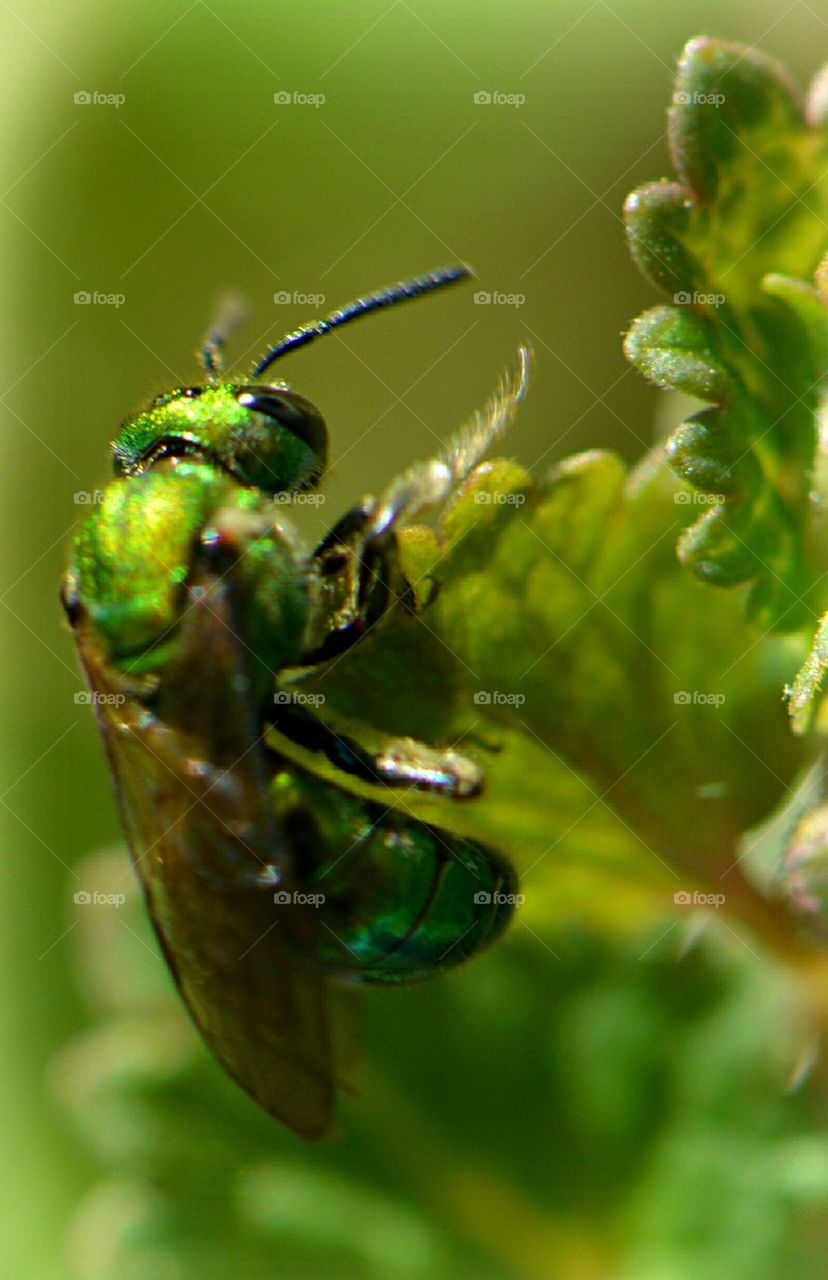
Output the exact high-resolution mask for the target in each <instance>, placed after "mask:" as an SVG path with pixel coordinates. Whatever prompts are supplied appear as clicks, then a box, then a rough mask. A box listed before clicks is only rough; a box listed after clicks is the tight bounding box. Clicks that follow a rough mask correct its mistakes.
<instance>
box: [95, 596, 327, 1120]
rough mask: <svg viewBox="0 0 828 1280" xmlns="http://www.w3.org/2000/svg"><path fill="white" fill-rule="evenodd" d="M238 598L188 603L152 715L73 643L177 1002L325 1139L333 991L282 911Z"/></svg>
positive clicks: (284, 870)
mask: <svg viewBox="0 0 828 1280" xmlns="http://www.w3.org/2000/svg"><path fill="white" fill-rule="evenodd" d="M231 596H232V587H231V585H227V586H225V585H222V580H221V579H213V580H212V581H211V582H205V581H203V580H202V582H201V583H200V584H199V585H198V587H197V588H196V589H195V590H194V591H192V590H191V607H190V609H189V611H188V612H187V614H186V616H185V619H184V622H183V623H182V624H181V632H180V645H179V655H180V656H179V658H178V659H176V662H175V668H174V669H173V670H172V671H171V672H170V673H169V675H168V668H167V667H165V674H164V681H163V684H162V686H161V688H160V689H159V691H158V695H157V698H156V699H154V700H152V706H151V707H149V706H147V705H146V703H145V702H144V701H142V700H141V699H139V698H138V697H137V695H136V694H135V692H134V688H133V692H132V693H131V694H130V693H126V692H125V689H126V687H127V683H128V682H127V681H126V680H125V678H124V676H123V675H122V674H121V673H120V672H119V671H117V670H115V669H113V668H112V667H111V666H110V665H109V664H108V663H107V662H106V661H104V659H103V655H102V652H101V649H100V647H99V645H98V643H97V641H96V640H95V638H94V636H92V635H91V633H90V631H89V630H88V629H87V628H86V627H85V626H84V623H83V620H79V621H78V622H77V623H76V640H77V645H78V651H79V654H80V658H81V661H82V663H83V666H84V668H85V670H86V674H87V678H88V680H89V684H90V686H91V688H92V690H93V692H95V694H96V695H97V697H96V707H97V714H98V719H99V723H100V728H101V732H102V735H103V738H104V742H105V745H106V751H107V755H108V758H109V763H110V766H111V771H112V775H113V779H114V782H115V789H116V792H117V795H118V800H119V804H120V808H121V814H122V819H123V823H124V827H125V830H126V833H127V837H128V839H129V843H130V847H131V850H132V856H133V861H134V864H135V867H136V870H137V872H138V875H139V877H140V879H141V882H142V885H143V888H144V893H145V896H146V901H147V906H148V908H149V912H150V916H151V918H152V922H153V925H154V927H155V931H156V933H157V935H158V938H159V941H160V943H161V946H162V948H163V951H164V954H165V956H166V958H167V963H168V964H169V967H170V970H171V972H172V974H173V976H174V978H175V980H176V983H177V984H178V988H179V990H180V992H181V995H182V996H183V998H184V1001H185V1003H186V1005H187V1007H188V1008H189V1010H190V1013H191V1014H192V1017H193V1019H194V1021H195V1023H196V1025H197V1026H198V1028H199V1030H200V1032H201V1034H202V1036H203V1037H204V1040H205V1041H206V1043H207V1045H208V1046H209V1048H210V1049H211V1051H212V1052H213V1054H214V1055H215V1057H216V1058H217V1059H218V1061H219V1062H220V1063H221V1065H222V1066H223V1067H224V1068H225V1070H226V1071H227V1072H228V1073H229V1074H230V1075H231V1076H232V1077H233V1078H234V1079H235V1080H236V1081H237V1082H238V1083H239V1084H240V1085H241V1086H242V1087H243V1088H244V1089H246V1090H247V1092H248V1093H249V1094H251V1095H252V1097H253V1098H254V1099H255V1100H256V1101H257V1102H258V1103H259V1104H260V1105H261V1106H262V1107H264V1109H265V1110H266V1111H268V1112H270V1114H271V1115H274V1116H276V1117H278V1119H280V1120H282V1121H283V1122H284V1123H285V1124H286V1125H288V1126H289V1127H290V1128H291V1129H293V1130H294V1131H295V1132H296V1133H298V1134H300V1135H301V1136H302V1137H304V1138H319V1137H323V1136H325V1135H326V1134H327V1133H328V1132H329V1131H330V1129H331V1115H332V1108H333V1100H334V1069H333V1046H332V1043H331V1018H330V1013H329V1007H328V1001H329V998H330V991H329V989H328V986H327V984H326V983H325V981H324V979H323V977H322V976H321V975H320V974H319V973H318V972H315V971H314V969H313V968H312V966H311V965H310V964H305V963H303V961H302V959H301V955H302V943H303V936H302V934H303V929H302V907H300V906H298V905H293V904H287V905H277V904H276V903H275V902H274V892H276V891H277V890H284V889H285V888H286V887H287V888H288V890H289V886H290V875H289V851H288V850H287V849H286V848H285V847H284V841H283V839H282V837H281V833H280V832H279V831H278V829H276V826H275V823H274V819H273V815H272V813H271V811H270V807H269V796H268V781H269V778H268V773H267V764H268V762H267V757H266V754H265V751H264V749H263V745H262V740H261V738H260V737H259V731H258V728H257V726H256V723H255V719H254V717H253V714H252V708H251V704H250V700H249V698H248V697H246V694H247V692H248V691H249V680H248V678H247V675H246V673H245V666H244V662H243V661H242V660H241V655H242V652H243V650H242V646H241V644H240V642H239V640H238V639H237V634H238V632H239V628H238V626H237V625H234V616H233V608H232V601H231ZM271 773H272V766H271ZM343 999H344V995H343ZM337 1016H338V1011H337Z"/></svg>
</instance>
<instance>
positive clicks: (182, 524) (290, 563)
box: [72, 458, 307, 679]
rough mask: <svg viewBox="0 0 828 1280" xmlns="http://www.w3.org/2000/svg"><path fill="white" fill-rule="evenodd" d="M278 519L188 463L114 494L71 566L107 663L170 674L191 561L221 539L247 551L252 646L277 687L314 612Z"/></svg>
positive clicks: (115, 487)
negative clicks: (277, 676)
mask: <svg viewBox="0 0 828 1280" xmlns="http://www.w3.org/2000/svg"><path fill="white" fill-rule="evenodd" d="M280 514H281V513H280ZM274 516H275V510H274V507H273V504H272V503H271V502H270V501H269V499H267V498H266V497H265V496H264V495H263V494H261V493H260V492H259V491H258V490H257V489H253V488H250V487H242V486H241V485H239V484H237V483H236V482H235V481H234V480H232V479H231V478H230V477H229V476H228V475H226V474H225V473H224V472H222V471H219V470H217V469H216V468H215V467H211V466H209V465H207V464H206V463H203V462H196V461H190V460H188V459H181V458H170V459H166V460H164V461H162V462H159V463H156V464H155V465H154V466H153V467H152V469H151V470H149V471H146V472H144V473H143V474H138V475H133V476H129V477H122V478H121V479H118V480H115V481H114V482H113V483H112V484H111V485H109V487H108V488H107V489H106V490H105V492H104V496H103V500H102V502H101V503H100V505H99V506H98V507H96V508H95V510H94V511H93V512H92V513H91V514H90V516H89V518H88V519H87V520H86V522H85V523H84V525H83V527H82V529H81V531H80V533H79V534H78V536H77V539H76V542H75V549H74V557H73V565H72V571H73V574H74V579H75V588H76V592H77V598H78V602H79V604H80V606H81V607H82V608H83V609H84V611H85V612H86V614H87V615H88V617H89V621H90V624H91V626H92V627H93V629H94V631H95V633H96V634H97V636H98V638H99V640H100V642H101V644H102V645H103V648H104V650H105V652H106V653H107V654H108V656H109V658H110V659H111V660H112V661H113V662H115V663H116V664H117V665H119V666H121V667H122V668H123V669H124V670H126V671H128V672H130V673H132V674H135V675H140V674H143V673H145V672H147V671H160V670H161V669H162V668H163V666H164V664H165V662H166V660H167V657H168V656H169V654H170V653H171V652H172V651H173V650H174V647H175V645H176V643H177V630H176V628H177V624H178V621H179V618H180V615H181V612H182V609H183V608H184V607H185V606H186V588H187V583H188V579H189V576H190V572H191V568H192V560H193V551H194V549H195V548H196V547H197V546H199V545H204V546H207V547H209V545H210V543H211V540H213V539H214V538H215V536H216V535H217V533H218V531H219V530H223V531H224V533H225V535H226V534H227V532H228V531H229V532H230V533H231V534H232V535H233V538H234V540H235V541H237V542H239V543H241V544H243V548H244V549H243V552H242V553H241V554H240V555H239V563H238V576H239V582H240V584H242V588H241V589H243V592H244V595H245V598H246V600H247V601H248V602H249V607H248V609H247V613H248V615H249V616H248V617H247V619H246V622H247V625H248V627H249V629H250V630H249V637H250V639H249V644H250V647H251V650H252V651H253V652H254V653H255V655H256V658H257V660H260V664H261V665H262V667H263V669H265V668H266V669H268V671H269V673H271V679H272V672H273V671H275V670H277V669H278V667H279V665H280V664H281V663H283V662H284V661H285V660H286V659H287V658H289V657H290V656H292V654H293V653H295V651H296V648H297V646H298V645H299V643H300V641H301V636H302V632H303V629H304V625H305V618H306V612H307V582H306V578H307V571H306V567H305V563H304V555H303V552H302V550H301V547H300V546H299V544H298V538H297V536H296V535H295V533H294V532H293V531H292V530H290V529H289V528H288V527H287V525H286V524H285V522H284V521H283V520H281V521H280V522H279V523H278V524H276V523H275V520H274Z"/></svg>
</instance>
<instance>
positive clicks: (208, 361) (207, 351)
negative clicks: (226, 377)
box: [197, 293, 247, 382]
mask: <svg viewBox="0 0 828 1280" xmlns="http://www.w3.org/2000/svg"><path fill="white" fill-rule="evenodd" d="M246 314H247V306H246V304H245V301H244V299H243V298H242V297H240V295H239V294H236V293H228V294H225V295H224V296H223V297H221V298H220V299H219V302H218V306H217V307H216V311H215V315H214V316H213V321H212V324H211V325H210V328H209V329H208V330H207V333H206V334H205V336H204V341H203V342H202V344H201V347H200V348H199V351H198V353H197V354H198V362H199V364H200V365H201V367H202V369H203V370H204V372H205V373H206V374H207V380H208V381H209V382H218V379H219V376H220V374H221V371H222V369H223V368H224V347H225V344H226V343H227V341H228V339H229V338H230V337H232V335H233V334H234V333H235V331H236V329H238V327H239V325H240V324H241V323H242V321H243V320H244V318H245V316H246Z"/></svg>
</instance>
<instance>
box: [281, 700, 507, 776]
mask: <svg viewBox="0 0 828 1280" xmlns="http://www.w3.org/2000/svg"><path fill="white" fill-rule="evenodd" d="M272 723H273V725H274V727H275V728H276V729H278V730H279V732H280V733H283V734H284V735H285V737H286V738H289V739H290V740H291V742H295V743H296V744H297V745H298V746H301V747H305V748H306V749H307V750H309V751H321V752H323V754H324V755H325V756H326V757H327V758H328V760H330V761H331V763H332V764H334V765H336V766H337V768H339V769H341V770H342V771H343V772H344V773H348V774H350V775H351V776H352V777H354V778H360V779H362V781H364V782H373V783H382V784H383V785H385V786H387V787H394V788H399V787H405V788H414V789H415V790H417V791H430V792H434V793H436V794H438V795H444V796H448V797H451V798H453V799H457V800H464V799H467V798H469V797H471V796H475V795H477V794H478V793H479V792H480V790H481V789H482V786H483V771H482V769H481V768H480V766H479V765H478V764H477V763H476V762H475V761H474V760H472V759H470V758H469V757H468V756H464V755H462V754H461V753H460V752H459V751H452V750H439V749H437V748H435V747H429V746H427V745H426V744H425V743H423V742H417V741H416V739H414V738H395V739H393V740H390V741H389V742H387V743H386V744H385V746H384V747H383V748H382V749H381V750H380V751H377V752H370V751H366V750H365V749H364V748H363V747H360V746H359V745H358V744H357V743H355V742H354V741H353V739H351V738H347V737H343V735H342V734H340V733H337V732H336V731H335V730H334V729H332V728H330V726H329V725H326V724H323V722H322V721H321V720H317V719H316V717H315V716H313V715H311V714H310V713H308V712H307V711H305V709H304V708H302V707H299V706H296V705H295V704H293V705H284V704H278V703H277V708H276V713H275V715H274V716H273V718H272Z"/></svg>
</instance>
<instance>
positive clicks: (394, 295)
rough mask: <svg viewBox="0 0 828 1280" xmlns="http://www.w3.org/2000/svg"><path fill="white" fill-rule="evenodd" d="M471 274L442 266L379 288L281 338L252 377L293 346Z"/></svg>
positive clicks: (467, 269)
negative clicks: (425, 273)
mask: <svg viewBox="0 0 828 1280" xmlns="http://www.w3.org/2000/svg"><path fill="white" fill-rule="evenodd" d="M472 275H474V272H473V271H472V269H471V267H467V266H465V265H464V264H462V263H459V264H458V265H456V266H453V267H443V268H442V269H441V270H440V271H430V272H429V273H428V275H425V276H415V277H414V279H413V280H401V281H400V283H399V284H392V285H388V287H387V288H385V289H378V290H377V292H376V293H369V294H368V295H367V297H365V298H357V300H356V302H349V303H348V305H347V306H346V307H342V308H341V309H340V310H339V311H332V312H331V313H330V315H327V316H325V318H324V320H314V321H313V322H312V323H311V324H306V325H303V326H302V328H301V329H296V330H295V331H294V332H293V333H289V334H288V335H287V337H285V338H282V340H281V342H278V343H277V344H276V346H275V347H271V348H270V350H269V351H268V352H267V353H266V354H265V355H263V356H262V358H261V360H260V361H259V363H258V364H256V365H254V366H253V369H252V371H251V377H252V378H260V377H261V376H262V374H263V373H264V371H265V369H268V368H270V366H271V365H272V364H273V362H274V360H278V359H279V357H280V356H283V355H285V354H286V352H288V351H292V350H293V349H294V347H304V346H305V345H306V344H307V343H308V342H313V340H314V338H321V337H322V336H323V334H326V333H330V331H331V329H336V328H338V326H339V325H341V324H349V323H350V322H351V320H356V319H357V317H358V316H366V315H368V313H369V312H370V311H377V310H378V309H379V308H380V307H393V306H394V305H395V304H396V303H398V302H405V301H406V300H407V299H408V298H418V297H419V296H420V294H421V293H431V291H432V290H433V289H442V288H443V286H444V285H447V284H454V283H455V282H456V281H458V280H467V279H469V277H470V276H472Z"/></svg>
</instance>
